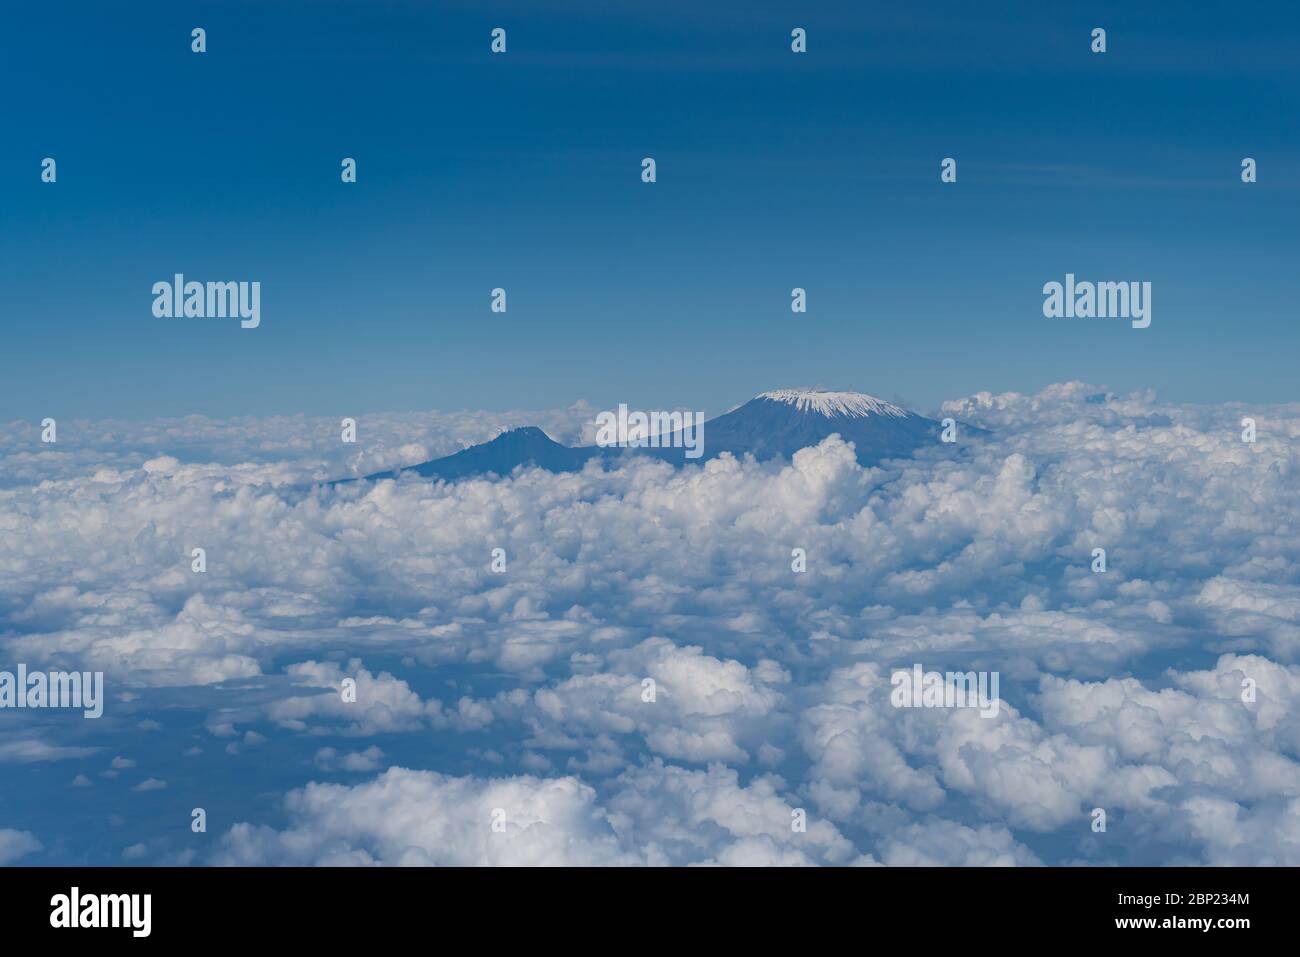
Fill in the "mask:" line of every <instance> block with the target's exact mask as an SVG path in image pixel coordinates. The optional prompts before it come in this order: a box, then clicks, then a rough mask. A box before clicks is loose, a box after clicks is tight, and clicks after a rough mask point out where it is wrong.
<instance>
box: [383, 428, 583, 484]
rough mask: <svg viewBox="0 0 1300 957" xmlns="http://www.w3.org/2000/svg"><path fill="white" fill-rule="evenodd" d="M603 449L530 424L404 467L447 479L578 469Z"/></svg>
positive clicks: (387, 475)
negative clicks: (527, 468)
mask: <svg viewBox="0 0 1300 957" xmlns="http://www.w3.org/2000/svg"><path fill="white" fill-rule="evenodd" d="M602 451H604V450H603V449H597V448H594V447H593V448H576V449H573V448H569V447H568V446H567V445H561V444H560V443H559V442H556V441H555V440H554V439H552V438H551V437H550V436H549V435H547V434H546V433H545V432H543V431H542V430H541V429H539V428H537V427H536V426H533V425H526V426H524V427H523V428H521V429H511V430H510V431H509V432H502V433H501V434H500V435H498V436H497V437H496V438H495V439H493V440H492V441H491V442H484V443H483V444H482V445H471V446H470V447H469V448H467V449H461V450H460V451H459V452H457V453H455V454H454V455H448V456H446V457H445V458H441V459H434V460H432V461H431V462H425V463H424V464H422V465H412V466H410V467H409V468H404V469H402V470H401V471H402V472H414V473H415V474H417V475H422V476H424V477H425V478H440V479H446V480H447V481H452V480H454V479H458V478H467V477H469V476H471V475H486V474H488V473H489V472H494V473H496V474H497V475H509V474H510V473H511V472H512V471H513V470H514V469H515V467H516V466H519V465H535V466H537V467H538V468H542V469H546V470H547V471H548V472H578V471H581V470H582V467H583V465H585V464H586V462H587V460H588V459H590V458H592V457H593V455H595V454H597V453H599V452H602ZM396 475H397V473H396V472H376V473H375V474H374V475H367V476H366V478H368V479H380V478H395V477H396Z"/></svg>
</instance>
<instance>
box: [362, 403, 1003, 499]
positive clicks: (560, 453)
mask: <svg viewBox="0 0 1300 957" xmlns="http://www.w3.org/2000/svg"><path fill="white" fill-rule="evenodd" d="M941 431H942V425H941V423H939V422H937V421H935V420H934V419H929V418H926V417H925V416H923V415H920V414H918V413H916V412H912V411H910V410H908V409H905V408H903V407H902V406H898V405H894V404H893V403H891V402H886V401H885V400H883V399H879V398H877V397H875V396H872V395H868V394H867V393H864V392H835V391H829V390H824V389H778V390H773V391H770V392H761V393H759V394H758V395H756V396H755V397H754V398H752V399H750V400H749V401H748V402H745V403H744V404H742V405H740V406H738V407H736V408H735V409H732V410H731V411H730V412H725V413H723V414H722V415H718V416H715V417H714V418H712V419H708V420H706V421H705V422H704V423H703V426H702V438H703V454H702V455H700V456H699V457H698V458H687V457H686V454H685V447H686V446H687V445H688V444H689V443H688V442H686V436H685V435H683V433H682V432H681V431H678V432H671V433H664V434H661V435H659V436H658V437H657V438H658V441H659V447H648V446H598V445H579V446H567V445H563V444H561V443H559V442H556V441H555V440H554V439H552V438H551V437H550V436H549V435H547V434H546V433H545V432H544V431H542V430H541V429H540V428H538V427H536V426H531V425H530V426H521V427H519V428H514V429H508V430H506V431H504V432H502V433H501V434H499V435H497V436H496V437H495V438H493V439H490V440H489V441H487V442H482V443H480V444H478V445H472V446H469V447H468V448H465V449H462V450H460V451H459V452H455V453H453V454H451V455H447V456H443V457H441V458H437V459H431V460H430V461H428V462H422V463H419V464H418V465H411V466H405V467H402V468H398V469H385V470H383V471H381V472H375V473H372V474H370V475H367V476H365V479H368V480H378V479H383V478H395V477H396V476H398V475H400V474H404V473H414V474H416V475H419V476H421V477H424V478H436V479H444V480H446V481H455V480H457V479H461V478H470V477H476V476H483V475H500V476H507V475H510V474H511V473H513V472H514V470H515V469H516V468H519V467H521V466H524V467H527V466H534V467H537V468H542V469H545V470H547V471H550V472H576V471H581V469H582V468H583V467H584V466H585V465H586V464H587V462H589V461H592V460H595V459H601V460H606V459H608V460H611V461H612V460H615V459H617V458H618V457H620V456H624V455H648V456H650V457H652V458H658V459H660V460H663V461H667V462H670V463H671V464H673V465H676V466H681V465H685V464H689V463H691V462H704V461H707V460H709V459H711V458H716V457H717V456H718V455H721V454H722V453H723V452H730V453H732V454H733V455H736V456H743V455H752V456H754V458H755V459H757V460H759V461H766V460H769V459H773V458H786V459H788V458H790V457H791V456H793V455H794V453H795V452H797V451H799V449H802V448H807V447H809V446H813V445H817V444H818V443H819V442H821V441H823V440H824V439H826V438H827V437H829V436H831V435H834V434H839V435H840V437H841V438H843V439H844V440H845V441H846V442H851V443H853V447H854V452H855V455H856V457H857V460H858V462H859V463H860V464H862V465H864V466H871V465H877V464H879V463H880V462H882V461H885V460H886V459H891V458H904V457H909V456H911V455H913V454H914V453H915V452H916V451H917V450H918V449H920V448H922V447H924V446H925V445H926V444H928V443H938V442H939V440H940V432H941ZM961 431H962V432H963V433H965V434H966V436H967V437H969V436H971V435H978V434H984V432H983V430H981V429H973V428H972V427H970V426H964V427H962V430H961Z"/></svg>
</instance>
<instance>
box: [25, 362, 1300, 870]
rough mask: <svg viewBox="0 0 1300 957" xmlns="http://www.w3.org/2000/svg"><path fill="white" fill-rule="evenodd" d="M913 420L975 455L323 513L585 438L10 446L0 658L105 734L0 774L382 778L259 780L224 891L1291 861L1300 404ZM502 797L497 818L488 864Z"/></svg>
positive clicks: (603, 468)
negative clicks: (396, 877) (877, 867)
mask: <svg viewBox="0 0 1300 957" xmlns="http://www.w3.org/2000/svg"><path fill="white" fill-rule="evenodd" d="M944 412H945V414H950V415H953V416H954V417H956V418H958V419H961V420H963V421H967V422H971V423H973V424H975V425H978V426H981V427H984V428H987V429H990V430H991V434H990V435H989V436H987V437H985V438H984V439H983V440H981V441H980V442H979V443H976V444H972V445H971V446H969V447H967V448H964V449H963V450H962V451H961V454H958V455H940V454H937V453H931V452H929V451H923V452H921V453H919V454H918V455H917V456H916V457H915V458H912V459H908V460H902V461H894V462H886V463H883V464H882V465H880V466H879V467H876V468H868V469H864V468H862V467H861V466H859V465H858V464H857V462H856V459H855V457H854V454H853V449H852V448H851V447H850V446H849V445H848V444H847V443H845V442H843V441H842V440H841V439H840V438H838V437H832V438H829V439H827V440H826V441H824V442H822V443H821V444H820V445H819V446H817V447H815V448H809V449H804V450H803V451H801V452H799V453H798V454H797V455H795V456H794V458H793V459H792V460H790V461H777V462H766V463H756V462H754V461H752V460H747V459H737V458H735V457H732V456H729V455H727V456H722V457H720V458H718V459H715V460H712V461H709V462H707V463H704V464H703V465H691V466H689V467H687V468H685V469H682V470H678V471H674V470H673V469H672V468H670V467H669V466H668V465H666V464H665V463H662V462H655V461H651V460H637V459H630V460H627V461H622V462H619V463H618V464H617V466H616V467H610V465H609V464H608V463H603V464H602V463H592V464H591V465H589V466H588V467H587V468H586V469H585V470H584V471H582V472H579V473H572V474H566V475H553V474H550V473H545V472H540V471H537V470H524V471H523V472H521V473H519V474H518V475H516V476H515V477H513V478H510V479H505V480H500V479H493V480H484V479H474V480H467V481H462V482H458V483H455V484H450V485H449V484H446V483H433V482H427V481H423V480H420V479H418V478H415V477H411V476H404V477H402V478H400V479H398V480H385V481H381V482H377V483H355V484H350V485H345V486H337V487H325V486H319V485H318V486H316V487H310V486H309V484H307V483H310V482H311V481H313V480H319V479H322V478H327V477H328V478H335V477H339V476H342V475H355V474H364V473H365V472H369V471H375V470H377V469H380V468H388V467H392V466H393V465H397V464H411V463H412V462H413V461H416V460H418V459H419V458H421V457H431V456H433V455H437V454H442V453H445V452H449V451H454V450H455V449H456V448H459V447H461V446H462V445H464V444H467V443H469V442H472V441H481V440H483V439H486V438H491V437H492V435H493V434H495V431H496V430H498V429H499V428H502V427H505V426H506V425H521V424H542V425H543V426H544V427H546V428H547V429H548V430H549V431H551V433H552V434H553V435H555V436H556V437H557V438H561V439H564V440H569V441H572V440H574V439H576V438H577V437H578V435H580V434H581V431H582V428H583V427H584V425H583V424H584V423H585V422H588V421H589V419H590V410H589V409H585V408H581V407H579V408H574V409H570V410H556V411H554V412H551V413H545V414H538V415H535V416H531V417H528V418H525V417H514V416H513V414H503V415H501V416H493V415H478V414H472V413H466V414H463V415H459V414H457V415H452V416H422V415H415V414H403V415H395V416H378V417H362V418H360V421H359V438H358V443H357V445H356V446H344V445H342V444H341V443H339V442H338V435H337V425H338V423H337V422H335V421H333V420H325V419H319V420H308V419H266V420H231V421H229V422H216V421H212V420H174V421H169V422H158V423H147V424H139V425H137V424H131V425H127V424H124V423H66V424H63V423H61V426H60V444H59V446H58V447H57V449H58V451H54V450H53V449H49V448H46V447H41V446H40V445H39V443H36V442H34V440H33V439H32V436H31V435H29V434H28V433H29V432H31V427H30V424H28V423H18V424H14V425H13V426H11V427H8V428H6V429H5V430H3V436H0V463H3V465H4V466H5V469H4V470H2V472H3V474H4V475H5V478H4V480H3V481H2V482H0V530H2V531H4V532H5V534H3V535H0V572H2V574H0V642H2V643H3V645H4V648H5V651H6V655H7V657H8V658H9V659H10V660H13V661H26V662H27V663H28V664H29V666H31V667H49V668H54V667H61V668H77V669H79V670H103V671H104V672H105V673H106V679H107V681H106V686H107V689H108V691H109V702H108V705H107V707H106V711H105V718H104V720H103V730H96V728H94V727H84V726H80V725H78V726H77V727H76V728H73V727H72V725H71V724H70V723H68V722H64V723H58V722H56V721H54V720H53V719H52V718H50V719H48V720H47V719H46V718H45V717H44V716H36V717H33V718H29V719H27V721H26V723H23V724H14V725H10V726H8V727H7V729H6V731H5V735H4V737H3V738H0V761H7V762H42V761H51V760H65V759H83V758H86V757H89V756H90V755H92V754H98V753H99V749H104V750H107V749H120V748H122V747H123V746H124V742H130V743H131V744H134V740H132V739H128V738H125V737H122V736H120V735H121V734H123V733H130V734H137V735H139V736H143V732H140V731H139V730H138V729H139V728H143V727H146V726H147V727H158V728H159V729H160V730H158V731H154V732H152V734H151V736H152V737H157V738H162V737H164V736H165V735H166V734H167V733H168V732H169V731H170V730H171V729H173V728H174V727H175V723H176V722H178V721H182V720H186V719H184V718H182V716H185V715H192V714H193V713H199V714H200V715H202V717H201V719H200V722H201V725H202V727H200V728H198V729H196V731H195V733H197V734H201V733H202V731H203V729H204V728H206V731H207V732H208V733H210V734H213V735H216V736H218V737H221V738H224V739H229V740H230V742H231V744H232V746H233V745H234V743H235V741H237V740H242V741H243V742H244V745H242V746H238V747H232V751H231V754H230V755H226V754H225V753H224V752H223V751H222V749H221V748H213V749H211V752H210V753H204V752H199V753H197V754H194V756H193V757H192V758H188V759H186V760H187V761H191V762H193V764H194V766H195V767H200V766H201V767H203V768H211V769H214V770H212V771H211V773H214V774H215V773H217V772H216V770H215V768H217V767H219V766H220V765H218V764H217V763H216V762H220V761H223V760H229V759H230V757H232V756H237V757H238V759H239V760H241V761H248V762H252V761H255V760H266V761H272V760H275V759H273V758H272V757H270V755H271V754H272V753H274V754H276V755H288V754H294V755H297V758H298V759H297V760H296V761H294V762H286V763H285V767H294V768H296V769H298V770H297V772H295V773H298V774H304V773H305V774H314V773H316V772H319V771H328V772H331V773H333V772H351V773H357V774H368V775H377V777H375V778H374V779H373V780H371V781H368V782H363V783H361V784H354V783H351V781H352V780H353V779H349V784H347V785H344V784H330V783H319V782H311V783H309V782H308V781H307V780H306V779H304V778H302V777H299V778H297V779H294V780H292V781H291V782H290V783H289V785H286V789H288V790H290V791H291V793H292V794H293V795H296V796H294V797H292V798H290V800H289V803H288V804H287V805H286V809H287V811H288V813H289V820H290V823H289V824H288V825H287V826H282V827H278V829H277V828H272V827H270V826H269V825H268V824H266V823H264V822H260V821H249V822H246V823H243V824H240V825H237V826H236V827H235V828H234V829H233V830H230V831H229V832H228V833H227V834H225V835H224V836H223V838H222V841H223V843H222V848H223V850H222V852H221V853H222V856H223V859H225V860H229V861H239V860H249V861H273V860H279V859H283V860H285V861H290V862H300V863H332V862H340V863H343V862H351V863H371V862H380V861H382V862H391V863H398V862H415V861H421V862H423V861H435V860H436V861H448V862H465V863H469V862H473V863H484V862H505V861H511V862H519V863H534V862H540V861H542V860H544V859H547V858H548V857H550V858H553V860H554V861H573V862H577V861H583V862H590V863H647V864H656V863H692V864H741V863H760V862H770V863H783V864H796V863H800V864H801V863H822V864H825V863H859V864H874V863H883V864H898V863H916V864H929V863H938V864H965V863H970V864H977V863H989V864H994V863H996V864H1003V863H1014V864H1033V863H1038V862H1040V861H1041V862H1043V863H1055V862H1058V861H1060V860H1076V859H1086V860H1089V861H1092V862H1096V863H1112V862H1121V861H1123V862H1139V863H1162V862H1165V861H1166V860H1168V859H1169V855H1170V854H1171V852H1170V850H1169V849H1170V848H1171V847H1173V848H1176V851H1174V852H1172V853H1174V854H1175V855H1176V856H1177V857H1178V859H1180V860H1189V861H1200V862H1206V863H1218V862H1256V863H1263V862H1264V861H1266V860H1267V861H1275V862H1289V863H1294V862H1295V860H1296V858H1295V850H1294V848H1295V845H1296V841H1295V840H1294V838H1293V837H1292V836H1291V834H1290V830H1289V825H1288V818H1287V815H1288V814H1292V815H1294V809H1295V804H1294V802H1295V801H1296V800H1297V799H1298V798H1300V777H1298V776H1297V768H1296V763H1297V762H1296V755H1297V754H1300V719H1297V717H1296V715H1297V714H1300V709H1297V707H1296V705H1297V703H1300V702H1297V697H1298V696H1300V691H1298V690H1297V668H1298V667H1300V577H1297V571H1296V569H1297V562H1296V559H1297V556H1298V555H1300V495H1298V494H1297V484H1296V482H1295V474H1296V468H1297V465H1298V464H1300V462H1297V457H1298V456H1300V443H1297V441H1296V439H1297V438H1300V406H1297V405H1291V406H1273V407H1265V408H1249V409H1248V408H1245V407H1239V406H1217V407H1216V406H1174V405H1169V404H1163V403H1160V402H1159V401H1158V400H1157V399H1156V398H1155V397H1154V396H1152V395H1150V394H1146V393H1138V394H1134V395H1124V396H1121V395H1115V394H1111V393H1108V392H1106V391H1105V390H1102V389H1097V388H1093V387H1089V386H1086V385H1083V384H1080V383H1066V384H1061V385H1056V386H1052V387H1050V388H1048V389H1045V390H1044V391H1042V392H1041V393H1038V394H1036V395H1019V394H1015V393H1008V394H1002V395H995V394H991V393H981V394H978V395H975V396H971V397H968V398H966V399H961V400H957V401H955V402H952V403H948V404H947V405H945V408H944ZM1246 414H1249V415H1251V416H1252V417H1254V418H1255V419H1256V420H1257V422H1258V423H1259V428H1258V435H1257V441H1256V442H1254V443H1245V442H1243V441H1242V440H1241V435H1240V428H1239V423H1240V419H1241V417H1242V416H1243V415H1246ZM507 420H509V421H507ZM65 439H66V444H65ZM194 548H203V549H204V550H205V552H206V562H207V564H206V571H204V572H202V573H199V572H194V571H193V570H192V568H191V552H192V550H193V549H194ZM494 548H502V549H504V550H505V553H506V556H507V567H506V571H505V572H504V573H497V572H494V571H493V569H492V567H491V553H492V549H494ZM794 548H801V549H804V551H805V552H806V555H807V571H806V572H803V573H796V572H794V571H792V568H791V551H792V549H794ZM1095 549H1104V550H1105V552H1106V570H1105V572H1104V573H1099V572H1094V571H1093V567H1092V563H1093V555H1094V550H1095ZM915 663H920V664H922V665H923V666H924V667H925V668H927V669H936V670H941V671H942V670H951V669H958V670H961V671H966V670H976V671H993V672H997V673H999V674H1000V676H1001V695H1002V698H1003V702H1002V707H1001V708H1000V710H999V713H998V715H997V717H996V718H991V719H988V718H981V717H980V716H979V714H978V713H976V712H973V711H963V710H948V709H935V710H927V709H897V708H893V707H892V706H891V704H890V702H889V696H888V691H889V676H890V674H891V672H892V670H893V669H895V668H900V667H901V668H910V667H911V666H912V665H913V664H915ZM349 678H350V679H352V680H354V681H355V682H356V690H357V696H356V700H355V702H348V701H345V700H344V698H343V696H342V695H341V694H340V688H341V686H342V684H343V682H344V680H345V679H349ZM647 679H651V680H653V682H654V689H655V693H654V696H653V698H652V699H649V700H647V699H646V698H645V697H644V693H645V691H646V685H645V682H646V680H647ZM1248 679H1249V681H1250V682H1252V683H1253V688H1254V697H1253V700H1249V701H1248V700H1244V699H1243V697H1242V692H1243V690H1244V687H1243V682H1244V681H1247V680H1248ZM78 721H80V719H79V718H78ZM127 721H129V722H130V723H129V724H126V723H124V722H127ZM118 722H123V723H118ZM85 724H86V725H95V722H85ZM122 729H128V730H126V731H123V730H122ZM114 731H117V732H118V733H119V736H117V737H115V738H114V740H111V741H110V740H109V735H110V734H112V733H113V732H114ZM250 733H251V734H252V735H255V736H257V737H251V738H250V737H249V736H248V735H249V734H250ZM261 738H265V739H266V740H265V741H260V739H261ZM360 739H365V740H360ZM369 739H374V740H373V741H371V740H369ZM251 743H257V744H258V747H257V748H256V749H253V750H247V745H249V744H251ZM185 745H186V746H190V745H193V742H190V741H186V742H185ZM107 753H109V754H116V753H118V751H117V750H107ZM130 753H132V754H133V755H135V754H136V751H135V749H134V748H133V749H132V750H131V752H130ZM146 753H147V752H146V751H145V750H144V748H143V747H142V748H141V749H140V754H139V760H140V761H141V763H142V764H144V765H146V766H148V767H155V765H154V764H153V763H146V757H145V754H146ZM264 754H265V755H267V757H266V758H264V759H263V758H261V755H264ZM101 766H102V765H101ZM386 768H387V770H385V769H386ZM380 772H383V773H380ZM91 773H94V771H92V772H91ZM160 773H161V772H160ZM285 773H286V774H287V773H288V772H285ZM188 774H189V772H187V776H188ZM167 779H168V780H169V781H170V782H171V787H172V788H174V789H177V790H179V788H180V787H182V786H183V785H182V784H181V779H180V777H179V776H177V775H172V774H170V773H168V774H167ZM159 780H161V777H160V778H159ZM62 781H63V782H66V777H65V778H63V779H62ZM61 786H66V784H61ZM107 787H108V785H105V786H104V788H105V789H107ZM97 793H98V791H97ZM493 796H499V797H500V798H501V800H502V801H507V799H508V802H513V804H512V805H511V806H517V807H519V808H522V809H524V810H521V811H520V812H519V815H520V816H519V817H517V818H511V817H510V816H509V815H508V819H513V820H516V821H517V822H518V828H517V830H514V831H509V832H508V833H509V834H513V835H515V836H514V837H513V838H511V839H510V840H509V841H505V842H500V841H498V842H497V843H496V844H493V843H490V842H491V836H490V835H491V834H492V832H491V831H488V832H487V833H486V834H484V833H480V831H481V828H480V824H481V823H482V819H483V814H482V811H483V809H484V807H485V802H486V806H487V810H488V811H489V812H490V811H491V809H492V807H496V806H501V807H505V806H506V804H504V803H503V804H499V805H497V804H492V803H491V801H492V800H494V799H495V798H494V797H493ZM420 801H425V802H428V803H429V806H430V807H434V808H438V809H444V808H445V810H438V811H437V814H438V815H439V816H440V817H439V821H438V822H434V823H433V824H431V825H430V827H431V828H432V832H433V833H435V834H437V835H439V837H438V841H442V842H443V843H441V844H440V843H437V841H433V840H432V839H430V838H427V837H426V836H424V835H423V834H422V832H420V829H419V828H420V821H421V820H422V819H420V818H419V814H418V812H417V811H414V810H407V808H408V805H409V806H411V807H414V806H415V805H417V804H418V803H419V802H420ZM196 803H198V802H196ZM1095 807H1102V808H1104V809H1106V810H1107V812H1108V815H1109V819H1110V821H1111V828H1110V830H1109V831H1108V832H1106V833H1105V834H1095V833H1094V832H1092V831H1091V830H1090V828H1089V827H1088V822H1089V813H1090V812H1091V810H1092V809H1093V808H1095ZM349 808H357V809H358V813H356V814H349V813H348V809H349ZM799 808H802V809H804V810H805V811H806V812H807V817H808V828H807V831H806V832H804V833H802V834H800V833H799V832H794V831H791V830H790V815H791V813H792V812H793V811H795V810H796V809H799ZM783 814H784V816H785V818H784V821H782V820H781V817H782V815H783ZM529 815H531V817H530V816H529ZM488 816H489V817H490V814H489V815H488ZM526 822H531V823H526ZM1271 831H1273V832H1276V833H1277V835H1278V837H1277V838H1276V839H1272V840H1271V839H1270V838H1269V834H1270V832H1271ZM1045 836H1050V838H1051V839H1050V840H1048V839H1046V837H1045ZM124 846H125V845H124ZM1031 846H1032V847H1033V848H1034V851H1033V852H1031V851H1029V850H1028V848H1029V847H1031Z"/></svg>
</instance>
